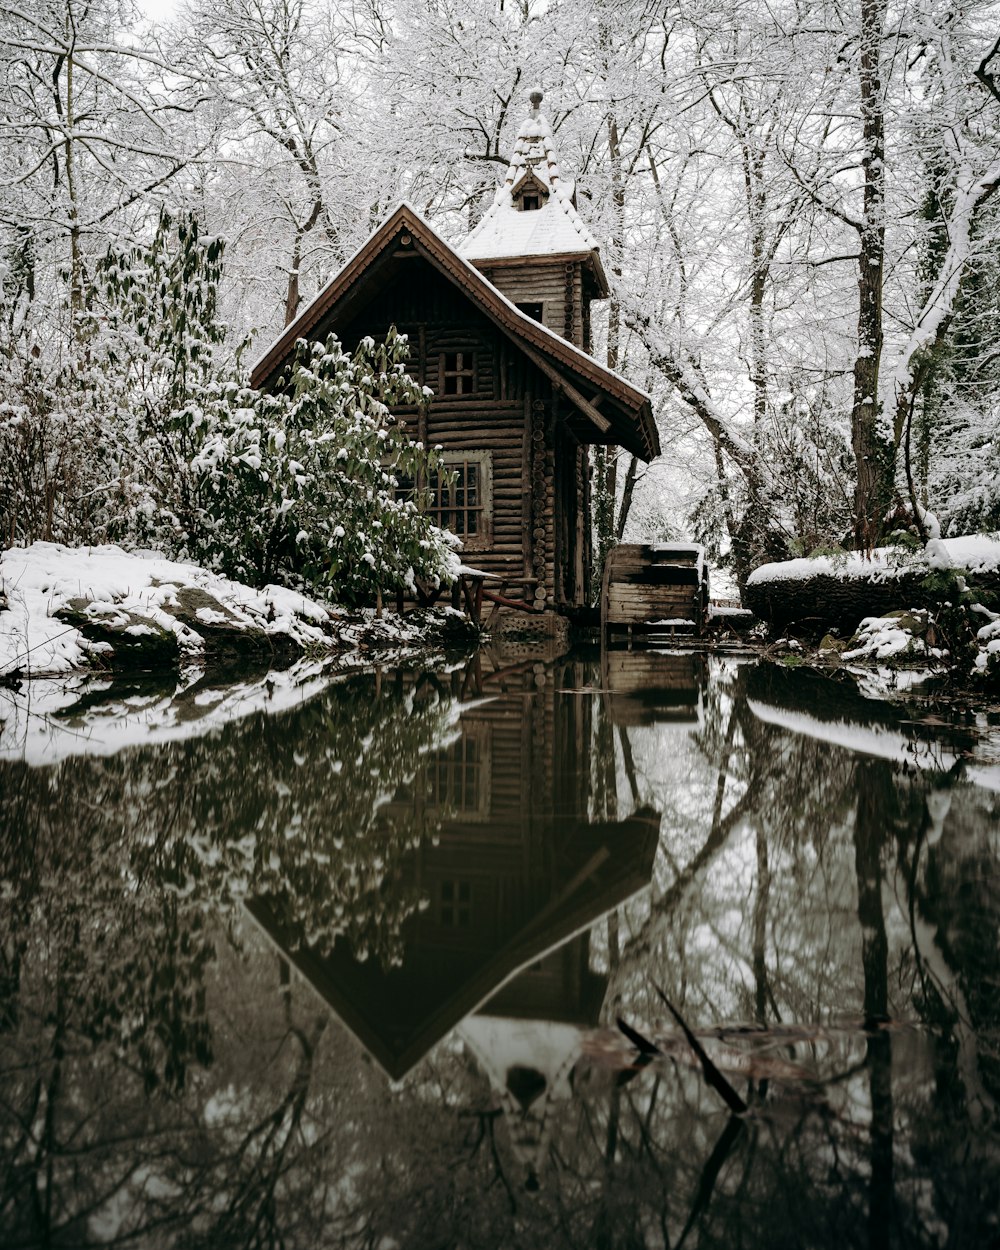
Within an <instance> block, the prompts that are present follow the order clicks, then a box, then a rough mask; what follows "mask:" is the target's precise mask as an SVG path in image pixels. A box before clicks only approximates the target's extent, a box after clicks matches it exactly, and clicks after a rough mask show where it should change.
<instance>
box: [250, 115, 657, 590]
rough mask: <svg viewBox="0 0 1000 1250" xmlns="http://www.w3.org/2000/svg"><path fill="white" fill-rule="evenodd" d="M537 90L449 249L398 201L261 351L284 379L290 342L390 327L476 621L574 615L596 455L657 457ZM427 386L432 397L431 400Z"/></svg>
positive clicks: (585, 582) (269, 374)
mask: <svg viewBox="0 0 1000 1250" xmlns="http://www.w3.org/2000/svg"><path fill="white" fill-rule="evenodd" d="M540 100H541V96H540V95H539V94H538V93H534V95H533V97H532V109H531V113H530V115H529V116H528V117H527V118H525V120H524V122H523V123H522V126H521V128H520V130H519V132H518V138H517V142H516V144H515V147H514V154H513V159H512V161H511V165H510V168H509V169H508V171H507V176H506V180H505V182H504V184H503V185H502V186H501V187H500V188H499V189H498V191H497V194H496V197H495V198H494V202H493V204H492V206H491V207H490V209H489V210H488V211H487V212H486V214H485V215H484V216H483V218H482V220H481V221H480V222H479V224H478V225H477V226H476V227H475V229H473V230H472V231H471V233H470V234H469V235H468V237H467V238H465V239H464V240H461V241H459V242H458V244H457V246H452V245H451V244H450V243H449V242H447V241H446V240H445V239H443V238H442V237H441V236H440V235H439V234H437V232H436V231H435V230H433V229H432V227H431V226H430V224H429V223H428V222H427V221H425V220H424V218H423V217H422V216H421V215H420V213H419V212H418V211H417V210H416V209H415V208H413V207H412V206H411V205H409V204H406V203H403V204H401V205H399V207H398V208H396V209H395V210H394V211H393V212H392V213H391V214H390V215H389V216H388V217H387V218H386V219H385V220H384V221H383V222H382V224H381V225H380V226H378V227H377V229H376V230H375V231H374V232H373V233H372V235H371V236H370V237H369V238H368V240H367V241H366V242H365V243H364V244H363V246H362V247H361V248H360V249H359V250H358V252H357V253H356V254H355V255H354V256H353V257H352V258H351V259H350V260H349V261H348V262H347V264H346V265H345V266H344V268H343V269H342V270H341V271H340V273H338V274H337V275H335V276H334V277H333V278H332V279H331V280H330V282H329V283H328V284H327V285H326V286H325V287H324V288H323V290H322V291H320V292H319V294H318V295H317V296H316V298H315V299H314V300H313V301H312V302H311V303H310V304H309V305H307V306H306V307H305V308H303V309H302V310H301V311H300V312H299V314H298V316H297V317H296V318H295V320H294V321H293V322H292V323H291V324H290V325H288V326H287V327H286V328H285V330H284V331H283V332H282V334H281V335H280V336H279V337H278V339H277V340H276V341H275V342H274V343H273V344H272V345H271V346H270V347H269V348H268V349H267V350H266V351H265V352H264V353H263V354H262V356H261V357H260V359H259V360H258V361H257V363H256V365H255V366H254V368H253V371H252V374H251V382H252V385H254V386H255V387H260V388H264V389H267V388H274V387H280V386H281V385H283V384H284V383H283V381H282V378H283V370H284V369H285V368H286V366H287V364H288V361H289V359H290V357H291V355H292V353H293V351H294V349H295V343H296V341H297V340H299V339H301V338H308V339H313V340H316V339H318V340H324V339H325V338H326V336H327V335H328V334H330V333H334V334H336V335H337V337H338V338H339V339H340V341H341V342H342V343H343V345H344V347H345V348H346V349H347V350H349V351H351V350H353V349H354V348H355V346H356V345H357V344H358V342H359V341H360V340H361V339H362V338H364V337H367V336H371V337H372V338H375V339H380V338H384V337H385V335H386V333H387V331H388V330H389V328H390V327H391V326H395V327H396V328H397V329H398V330H399V331H400V332H402V333H405V334H406V335H407V337H408V340H409V344H410V359H409V362H408V364H407V369H408V372H409V373H410V375H411V376H412V377H413V378H414V379H415V380H416V381H418V382H420V383H421V384H422V385H423V386H425V387H426V388H427V391H428V395H429V398H428V401H427V402H426V403H424V404H421V405H420V406H419V407H411V408H401V409H398V410H397V411H396V412H395V416H396V417H397V419H398V420H399V421H400V422H402V423H403V424H404V425H405V427H406V428H407V429H408V431H410V432H411V433H412V435H413V437H414V438H416V439H419V440H420V441H422V442H423V443H425V444H427V445H432V446H437V447H439V448H440V449H441V450H442V453H443V457H444V460H445V462H446V465H447V468H448V471H449V477H450V478H451V479H452V480H451V481H450V482H449V481H448V479H446V478H444V477H442V478H441V479H440V480H437V479H434V480H432V481H431V482H429V483H427V484H426V485H427V486H428V487H429V488H430V494H431V502H430V505H429V511H430V512H431V514H432V515H433V517H434V519H435V520H436V521H437V522H438V523H439V524H441V525H442V526H444V527H446V528H448V529H450V530H451V531H452V532H453V533H455V534H457V535H458V537H459V538H461V540H462V543H463V553H462V554H463V559H464V560H466V561H467V562H468V564H470V565H475V567H476V568H477V569H478V570H480V571H481V572H482V573H483V574H485V575H487V576H488V578H489V579H490V580H489V582H488V584H486V585H484V584H483V580H481V579H480V580H478V582H477V579H475V578H469V577H466V578H465V579H464V580H465V583H466V584H465V585H463V586H462V587H461V588H460V593H461V595H462V598H463V600H465V601H466V602H467V603H469V602H470V596H471V604H470V606H469V611H470V612H475V613H476V614H478V611H479V610H480V609H481V608H482V603H483V599H485V600H486V602H487V603H488V604H490V605H491V606H490V609H489V610H490V611H491V613H492V609H493V608H497V609H502V610H504V611H510V610H511V609H512V608H514V607H520V608H521V610H528V611H536V612H542V611H546V612H547V611H552V610H554V611H556V612H563V613H568V612H571V611H573V610H577V609H579V608H581V607H583V606H584V605H586V604H589V603H590V602H591V601H592V595H591V565H592V550H591V547H592V543H591V475H590V450H589V449H590V447H591V446H594V445H605V446H618V447H623V448H625V449H626V450H628V451H630V452H632V453H633V454H634V455H636V456H638V457H639V458H640V459H642V460H646V461H648V460H651V459H652V458H653V457H654V456H656V455H658V454H659V450H660V448H659V436H658V434H657V429H656V423H655V421H654V420H653V415H652V409H651V406H650V401H649V397H648V396H647V395H646V394H644V393H643V392H642V391H640V390H638V389H637V388H636V387H634V386H632V385H631V384H630V383H629V382H627V381H626V380H625V379H624V378H623V377H621V376H620V375H619V374H617V373H615V372H614V371H612V370H610V369H608V368H606V367H605V366H603V365H602V364H600V363H599V362H598V361H596V360H595V359H594V357H593V356H591V355H590V350H591V325H590V322H591V318H590V306H591V302H592V301H593V300H595V299H606V298H607V297H608V294H609V289H608V283H607V278H606V275H605V273H604V269H603V267H602V264H601V259H600V253H599V249H598V246H597V242H596V240H595V239H594V237H593V236H592V235H591V233H590V231H589V229H588V228H587V226H586V224H585V223H584V221H583V220H582V218H581V217H580V215H579V214H578V212H577V210H576V204H575V200H574V195H573V190H572V186H573V184H572V183H571V182H568V181H566V180H564V179H562V178H561V176H560V173H559V163H558V161H557V160H556V157H555V152H554V148H553V142H552V133H551V128H550V126H549V123H548V122H547V121H546V119H545V117H544V116H543V115H542V114H541V113H540V112H539V104H540ZM431 392H433V395H431V394H430V393H431Z"/></svg>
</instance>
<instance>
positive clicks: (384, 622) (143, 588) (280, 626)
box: [0, 542, 461, 679]
mask: <svg viewBox="0 0 1000 1250" xmlns="http://www.w3.org/2000/svg"><path fill="white" fill-rule="evenodd" d="M446 615H447V614H446V613H444V612H439V613H437V614H436V616H435V624H436V626H437V627H438V632H439V633H440V631H441V628H442V627H443V626H447V625H448V624H449V622H448V621H447V620H446V619H445V618H446ZM455 615H456V621H455V623H454V624H455V626H456V627H457V626H458V625H459V624H460V623H461V618H460V617H459V616H458V614H455ZM438 618H440V619H438ZM425 630H426V624H425V622H423V621H420V620H410V619H409V618H407V619H406V620H400V619H399V618H398V617H392V618H379V619H376V618H375V616H374V614H373V613H364V612H361V613H348V612H346V611H341V610H339V609H337V608H333V607H328V606H326V605H324V604H321V603H317V602H316V601H315V600H313V599H309V598H307V597H306V596H305V595H302V594H298V593H296V592H294V591H290V590H287V589H285V588H283V587H280V586H265V587H264V588H263V589H262V590H254V589H253V588H251V587H249V586H244V585H243V584H241V583H240V582H233V581H230V580H229V579H228V578H226V577H222V576H221V575H219V574H218V573H212V572H209V571H208V570H207V569H202V568H199V567H198V566H197V565H193V564H183V563H179V562H177V561H174V560H166V559H164V558H163V557H162V556H159V555H157V554H154V553H146V554H143V553H131V554H130V553H128V552H125V551H123V550H122V549H121V548H120V547H114V546H101V547H66V546H63V545H61V544H59V543H41V542H39V543H34V544H32V546H30V547H14V548H11V549H10V550H8V551H5V552H3V554H2V555H0V678H3V677H6V678H8V679H10V678H12V677H14V676H18V675H20V676H30V677H38V676H54V675H57V674H62V673H71V672H78V671H81V670H86V669H158V668H169V667H174V668H177V667H187V666H195V667H199V668H204V667H206V666H214V665H219V664H225V663H232V662H234V661H236V662H240V663H246V662H251V663H255V664H262V663H263V664H267V665H270V664H271V663H273V662H276V661H288V662H291V660H292V659H294V658H295V657H296V656H298V655H301V654H302V653H303V652H306V651H316V652H326V651H331V650H341V649H344V648H348V647H356V646H359V645H374V646H380V647H392V646H393V645H394V644H399V645H402V646H406V645H412V644H413V643H414V642H416V641H418V640H419V638H420V637H421V635H422V632H423V631H425Z"/></svg>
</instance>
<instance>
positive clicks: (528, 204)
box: [521, 195, 542, 213]
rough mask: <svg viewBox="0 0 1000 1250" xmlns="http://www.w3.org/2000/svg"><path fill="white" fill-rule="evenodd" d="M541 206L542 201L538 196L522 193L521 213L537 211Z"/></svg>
mask: <svg viewBox="0 0 1000 1250" xmlns="http://www.w3.org/2000/svg"><path fill="white" fill-rule="evenodd" d="M541 207H542V202H541V199H540V197H539V196H537V195H522V196H521V212H522V213H534V212H537V211H538V209H540V208H541Z"/></svg>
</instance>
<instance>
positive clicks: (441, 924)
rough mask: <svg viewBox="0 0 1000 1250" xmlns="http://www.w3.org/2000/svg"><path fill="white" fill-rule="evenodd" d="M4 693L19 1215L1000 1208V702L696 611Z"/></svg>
mask: <svg viewBox="0 0 1000 1250" xmlns="http://www.w3.org/2000/svg"><path fill="white" fill-rule="evenodd" d="M28 696H30V697H28ZM2 698H3V702H2V704H0V749H2V751H3V752H4V755H5V758H4V759H3V760H0V838H2V842H0V850H2V860H0V891H2V893H0V909H2V910H0V1245H3V1246H4V1247H7V1248H13V1247H21V1246H73V1247H76V1246H86V1245H91V1244H114V1245H119V1246H140V1247H145V1246H150V1247H160V1246H164V1247H168V1246H184V1247H188V1246H191V1247H193V1246H205V1247H229V1246H247V1247H251V1246H252V1247H258V1246H259V1247H265V1246H267V1247H269V1246H274V1247H278V1246H282V1247H303V1248H312V1247H326V1246H330V1247H334V1246H336V1247H371V1248H372V1250H376V1248H380V1250H391V1248H392V1247H401V1248H402V1247H469V1248H479V1247H482V1248H493V1247H519V1246H524V1247H560V1248H561V1247H587V1246H595V1247H640V1246H642V1247H645V1246H649V1247H658V1246H665V1247H678V1246H680V1245H681V1244H684V1245H687V1246H690V1247H695V1246H699V1247H708V1246H712V1247H715V1246H718V1247H727V1248H729V1247H747V1248H750V1247H758V1246H759V1247H768V1248H771V1250H773V1248H775V1247H785V1246H787V1247H807V1246H818V1247H820V1246H822V1247H825V1246H829V1247H846V1246H865V1247H867V1246H900V1247H910V1246H914V1247H970V1248H971V1247H976V1248H977V1250H978V1248H983V1247H992V1246H997V1245H998V1244H1000V1223H998V1212H1000V1121H998V1102H997V1100H998V1099H1000V727H998V726H997V725H996V724H995V723H993V724H991V723H990V721H989V718H987V717H984V716H979V717H978V718H977V717H975V716H971V715H958V714H954V715H952V716H945V715H943V714H942V713H940V712H938V713H937V714H931V712H929V711H928V708H927V705H918V704H916V703H914V704H912V705H910V706H908V707H901V706H899V705H896V706H890V705H888V704H885V703H880V702H878V701H877V700H875V699H871V698H866V697H865V696H864V695H863V694H862V693H861V692H860V691H858V689H856V688H855V687H854V686H853V685H851V684H850V683H847V682H834V681H831V680H828V679H821V678H817V677H816V676H813V675H810V674H803V673H801V672H789V671H785V670H780V669H775V668H773V667H770V666H766V665H763V664H759V663H755V662H751V661H747V662H742V661H737V660H733V659H729V660H711V661H710V660H708V659H706V658H705V657H703V656H698V655H690V654H688V655H648V654H647V655H643V654H635V655H629V654H627V653H613V654H611V655H610V656H606V657H604V660H603V662H602V660H601V657H600V656H599V655H597V654H593V655H586V654H585V655H581V656H580V657H578V658H572V657H571V658H563V659H561V660H557V661H553V662H546V663H542V662H538V661H532V660H528V659H517V658H515V659H510V658H507V659H501V658H500V657H499V656H497V655H491V654H488V653H484V654H481V655H479V656H477V657H476V658H475V659H474V660H473V661H471V662H468V663H465V664H463V665H461V666H458V667H454V668H452V669H450V670H448V669H444V668H442V669H441V670H440V671H416V672H414V671H410V672H401V673H396V672H389V671H379V672H372V673H369V674H364V675H360V676H354V677H350V678H347V679H341V680H339V681H336V682H331V681H330V680H328V679H327V678H325V677H324V676H323V675H322V674H321V673H319V672H315V671H310V670H308V669H299V670H294V671H293V673H292V674H291V675H288V674H286V675H284V676H281V675H270V676H269V677H267V678H262V679H261V680H260V681H258V682H245V683H243V684H241V685H239V686H229V687H224V686H217V687H213V686H211V685H205V684H202V685H200V686H197V687H194V688H191V689H188V690H187V691H185V692H184V693H183V695H182V696H180V697H176V696H174V694H173V692H172V691H164V690H162V689H157V688H152V687H146V686H142V685H137V686H134V687H130V688H128V689H123V688H118V689H115V688H94V687H90V688H86V689H84V688H81V689H78V690H75V691H69V692H67V691H66V690H65V689H63V688H56V687H44V686H41V685H37V684H36V685H33V686H32V689H31V691H26V692H24V693H22V695H20V696H17V697H15V696H14V695H13V694H11V693H9V692H8V693H6V694H3V695H2ZM671 1009H674V1010H675V1011H676V1013H677V1016H675V1015H674V1014H673V1011H672V1010H671ZM618 1020H621V1021H622V1022H623V1023H624V1029H623V1028H622V1027H620V1026H619V1025H618V1023H617V1021H618ZM685 1025H686V1026H687V1027H688V1028H689V1029H690V1030H691V1031H692V1033H693V1034H694V1035H695V1040H694V1042H692V1040H691V1039H690V1037H689V1036H688V1035H687V1034H686V1032H685V1030H684V1026H685Z"/></svg>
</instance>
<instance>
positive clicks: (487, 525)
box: [427, 451, 493, 551]
mask: <svg viewBox="0 0 1000 1250" xmlns="http://www.w3.org/2000/svg"><path fill="white" fill-rule="evenodd" d="M438 455H439V457H440V458H441V460H442V461H443V463H444V467H445V469H446V470H449V471H454V468H455V466H456V465H464V464H475V465H476V466H477V467H478V469H479V499H480V503H479V505H478V507H477V508H476V509H475V511H476V513H477V515H478V516H479V517H480V519H481V520H482V528H481V530H480V532H479V533H477V534H467V533H466V534H457V535H456V537H457V538H459V539H461V541H462V550H463V551H486V550H488V549H489V548H490V547H492V546H493V453H492V452H490V451H440V452H438ZM449 489H451V490H454V489H455V487H454V486H452V487H450V488H449ZM439 499H440V493H439V494H438V495H437V496H436V497H435V498H434V499H432V501H431V505H430V507H428V508H427V514H428V515H429V516H430V517H431V518H432V519H433V520H434V523H435V525H441V514H442V513H443V512H456V511H459V509H457V508H455V507H451V508H447V507H443V506H438V500H439ZM462 510H463V511H464V512H465V513H466V515H468V512H469V509H468V508H467V507H466V508H465V509H462ZM451 532H452V533H455V531H454V530H452V531H451Z"/></svg>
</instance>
